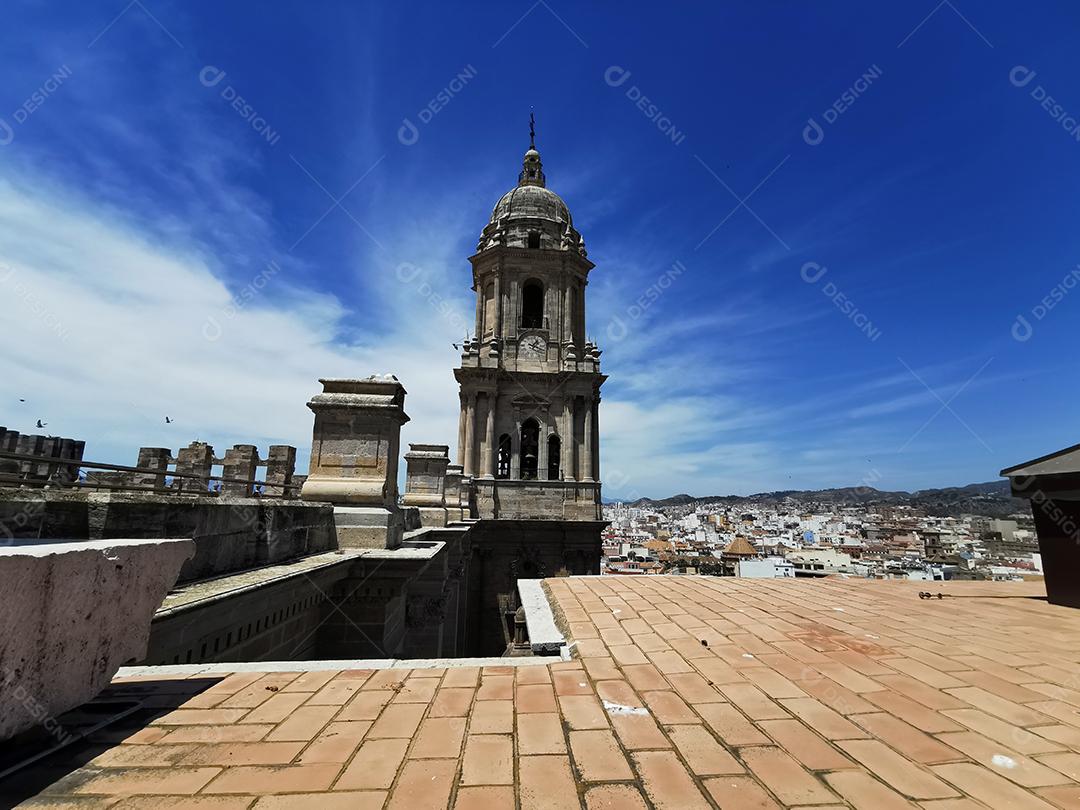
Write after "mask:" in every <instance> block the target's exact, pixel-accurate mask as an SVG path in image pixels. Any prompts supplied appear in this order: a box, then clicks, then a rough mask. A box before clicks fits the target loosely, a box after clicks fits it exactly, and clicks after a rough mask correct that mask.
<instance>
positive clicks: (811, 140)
mask: <svg viewBox="0 0 1080 810" xmlns="http://www.w3.org/2000/svg"><path fill="white" fill-rule="evenodd" d="M802 139H803V140H804V141H806V143H807V144H808V145H809V146H817V145H818V144H819V143H821V142H822V141H823V140H825V130H823V129H822V128H821V124H819V123H818V122H817V121H815V120H814V119H813V118H811V119H809V120H808V121H807V122H806V126H805V127H803V131H802Z"/></svg>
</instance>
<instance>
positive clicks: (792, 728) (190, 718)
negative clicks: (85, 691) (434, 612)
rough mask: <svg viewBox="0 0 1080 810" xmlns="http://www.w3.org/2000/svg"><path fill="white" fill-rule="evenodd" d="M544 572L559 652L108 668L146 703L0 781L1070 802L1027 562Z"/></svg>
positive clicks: (298, 797)
mask: <svg viewBox="0 0 1080 810" xmlns="http://www.w3.org/2000/svg"><path fill="white" fill-rule="evenodd" d="M546 587H547V588H548V589H549V593H550V594H551V597H552V603H553V607H554V608H555V611H556V613H557V614H558V616H559V618H560V620H561V621H562V622H563V626H564V628H565V630H566V631H567V635H568V636H569V637H570V638H571V640H572V649H573V653H574V655H575V658H574V660H571V661H559V660H558V659H550V660H551V663H546V661H547V659H517V661H516V663H517V664H518V665H515V666H510V665H509V663H508V664H507V665H503V664H502V663H498V664H495V665H486V666H469V665H468V663H469V662H468V661H460V662H452V663H456V664H463V665H460V666H448V667H445V666H432V667H416V666H414V668H411V669H397V668H376V666H375V665H374V664H373V665H372V666H365V665H363V664H362V663H360V664H356V663H350V664H348V665H347V667H348V668H342V669H336V668H331V669H320V667H326V666H334V665H333V663H332V662H331V663H330V664H327V663H325V662H310V661H309V662H290V663H289V664H287V665H284V666H286V667H288V668H291V669H292V670H293V671H283V672H277V671H270V670H272V669H273V667H272V666H270V665H242V664H228V665H226V664H218V665H211V666H206V665H203V666H196V667H190V668H187V669H185V668H183V667H162V668H158V669H157V670H156V671H155V672H153V673H152V674H139V675H134V676H132V675H128V676H124V671H122V672H121V677H118V678H117V679H115V680H114V682H113V685H112V686H111V687H110V689H109V690H108V696H109V697H112V698H115V699H123V698H125V697H131V696H135V697H137V698H138V699H139V700H142V701H144V706H143V709H142V710H140V711H137V712H135V713H134V714H131V715H129V716H128V717H127V718H126V719H125V720H123V721H120V723H119V724H117V725H114V726H111V727H109V728H107V729H105V730H102V731H99V732H97V733H95V734H93V735H91V736H90V737H89V739H88V740H87V741H83V742H81V743H78V744H76V745H74V746H71V747H68V748H67V749H65V750H64V751H62V752H61V753H59V754H57V755H54V756H53V757H52V758H51V759H48V760H42V761H41V762H39V763H38V764H37V765H35V766H32V767H31V768H30V769H28V770H26V771H23V772H22V773H21V774H19V775H16V776H15V777H12V778H11V779H10V780H9V781H8V783H7V784H6V785H4V784H3V783H0V792H4V793H3V795H5V796H7V797H8V799H7V800H6V801H2V802H0V804H4V806H7V805H8V804H13V803H15V802H16V801H18V800H20V799H26V801H25V803H24V804H22V805H20V806H24V807H49V808H59V807H63V808H104V807H109V808H116V809H117V810H131V808H144V807H145V808H150V807H154V808H157V807H169V808H171V809H172V810H180V809H181V808H216V809H219V810H224V809H225V808H252V807H253V808H257V810H268V809H269V808H290V810H292V808H306V807H312V808H318V810H335V809H336V808H345V807H348V808H367V807H371V808H380V807H389V808H445V807H455V808H485V810H487V809H488V808H501V807H505V808H521V810H531V809H532V808H564V807H570V808H577V807H586V808H588V810H601V808H619V809H620V810H622V809H623V808H647V807H653V808H679V810H683V809H684V808H707V807H720V808H723V809H724V810H728V808H738V810H744V809H747V808H756V809H760V810H767V809H768V808H776V807H803V806H807V807H809V806H813V807H815V808H833V807H854V808H859V809H860V810H889V809H890V808H901V807H905V808H912V807H917V808H925V809H926V810H931V809H933V810H961V809H962V808H978V807H991V808H1005V807H1009V808H1053V807H1058V808H1076V807H1080V670H1078V669H1077V663H1078V661H1080V612H1077V611H1075V610H1072V609H1069V608H1064V607H1055V606H1052V605H1049V604H1048V603H1047V602H1046V601H1045V600H1044V599H1042V598H1041V597H1042V595H1043V591H1042V585H1041V584H1038V583H1017V584H1011V583H1010V584H996V583H932V584H931V583H906V582H882V581H857V580H842V579H829V580H819V581H803V580H784V581H767V580H740V579H731V578H724V579H717V578H703V577H672V576H655V577H637V578H630V577H627V578H622V577H574V578H564V579H552V580H547V581H546ZM927 588H928V589H930V590H932V591H933V592H934V593H935V594H936V593H938V592H941V593H944V594H946V595H947V596H946V597H945V598H942V599H936V598H934V599H930V600H923V599H920V598H918V593H919V591H920V590H921V589H927ZM508 661H510V660H509V659H508ZM410 663H412V662H410ZM378 666H379V667H386V666H391V667H393V666H395V665H394V664H392V663H385V662H384V663H381V664H379V665H378ZM252 668H256V669H257V670H259V669H261V671H247V670H250V669H252ZM230 670H231V671H232V672H231V674H226V673H229V672H230ZM305 670H306V671H305ZM35 794H37V795H36V797H35V798H28V797H31V796H34V795H35ZM164 797H168V798H164Z"/></svg>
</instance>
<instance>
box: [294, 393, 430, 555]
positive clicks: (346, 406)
mask: <svg viewBox="0 0 1080 810" xmlns="http://www.w3.org/2000/svg"><path fill="white" fill-rule="evenodd" d="M319 382H321V383H322V385H323V391H322V393H320V394H316V395H315V396H314V397H312V398H311V401H310V402H308V407H309V408H311V410H312V411H313V412H314V414H315V427H314V435H313V437H312V442H311V465H310V469H309V471H308V477H307V480H306V481H305V482H304V487H303V490H302V491H301V497H302V498H303V499H305V500H310V501H324V502H327V503H332V504H334V506H335V524H336V525H337V528H338V544H339V545H340V546H341V547H342V548H396V547H397V546H399V545H400V544H401V536H402V533H403V531H404V519H403V517H402V515H401V510H400V508H399V507H398V504H397V494H398V493H397V471H398V450H399V448H400V441H401V426H402V425H403V424H405V423H406V422H408V421H409V417H408V416H407V415H406V414H405V388H404V387H403V386H402V385H401V383H400V382H398V381H397V378H396V377H393V376H392V375H385V376H372V377H369V378H367V379H364V380H358V379H337V378H335V379H329V378H326V379H320V380H319Z"/></svg>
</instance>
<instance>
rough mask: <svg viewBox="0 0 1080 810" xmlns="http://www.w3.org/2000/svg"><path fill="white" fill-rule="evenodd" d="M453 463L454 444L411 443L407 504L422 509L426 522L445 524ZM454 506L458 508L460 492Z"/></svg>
mask: <svg viewBox="0 0 1080 810" xmlns="http://www.w3.org/2000/svg"><path fill="white" fill-rule="evenodd" d="M449 464H450V448H449V446H447V445H445V444H410V445H409V452H408V453H406V454H405V466H406V472H405V497H404V498H403V499H402V502H403V503H404V504H405V505H406V506H415V507H417V508H418V509H419V510H420V518H421V522H422V523H423V525H425V526H445V525H446V521H447V507H446V489H445V487H446V470H447V467H448V466H449ZM454 497H455V503H454V507H455V509H457V506H458V505H457V493H456V492H455V496H454Z"/></svg>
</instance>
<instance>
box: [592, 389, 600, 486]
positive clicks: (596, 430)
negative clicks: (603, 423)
mask: <svg viewBox="0 0 1080 810" xmlns="http://www.w3.org/2000/svg"><path fill="white" fill-rule="evenodd" d="M592 410H593V420H592V428H593V432H592V441H593V445H592V447H593V449H592V457H593V466H592V476H593V480H594V481H599V480H600V397H595V398H594V399H593V404H592Z"/></svg>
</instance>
